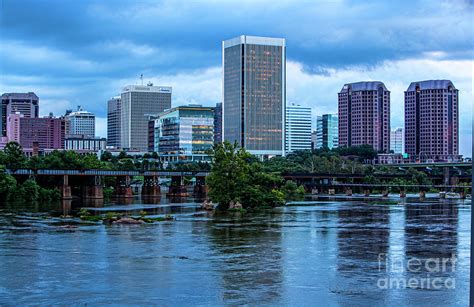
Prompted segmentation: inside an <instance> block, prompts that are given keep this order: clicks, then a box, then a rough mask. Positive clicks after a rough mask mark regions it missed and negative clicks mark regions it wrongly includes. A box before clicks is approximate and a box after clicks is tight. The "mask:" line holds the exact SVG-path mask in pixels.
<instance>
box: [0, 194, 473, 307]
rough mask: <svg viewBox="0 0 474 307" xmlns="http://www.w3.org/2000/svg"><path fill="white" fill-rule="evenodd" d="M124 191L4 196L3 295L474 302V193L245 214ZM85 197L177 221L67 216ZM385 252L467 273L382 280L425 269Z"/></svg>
mask: <svg viewBox="0 0 474 307" xmlns="http://www.w3.org/2000/svg"><path fill="white" fill-rule="evenodd" d="M116 201H117V200H116ZM116 201H114V203H110V204H105V205H104V204H103V203H101V202H96V203H95V202H92V203H90V202H89V203H78V202H76V201H68V202H62V203H55V204H16V205H12V204H0V263H1V264H2V265H1V266H0V304H6V305H8V304H12V303H13V302H15V303H16V304H20V305H27V304H42V305H53V304H60V305H61V304H63V305H65V304H70V302H75V303H77V304H90V305H97V304H134V305H157V304H159V305H216V304H225V303H228V304H255V303H257V304H271V305H295V306H301V305H314V304H315V303H316V304H320V305H337V304H340V305H377V304H392V305H395V304H398V305H407V304H413V305H417V304H418V305H420V304H421V305H422V304H426V303H427V302H434V303H435V304H440V305H448V304H458V305H467V293H468V286H469V284H468V277H469V275H468V270H469V262H468V260H469V238H470V237H469V234H470V232H469V231H470V224H469V222H470V219H469V215H470V202H469V204H468V205H466V204H465V203H464V204H463V203H460V202H454V203H453V202H451V203H448V202H438V201H430V200H428V201H424V202H422V203H420V202H418V201H417V200H407V201H406V203H404V204H398V205H389V204H386V205H384V204H377V203H373V202H372V203H369V202H362V201H361V202H346V201H344V202H324V201H321V202H317V203H315V204H313V205H312V206H300V207H285V208H278V209H275V210H273V211H271V212H265V213H261V214H253V215H248V216H239V215H227V214H218V213H217V214H215V213H209V212H205V211H196V210H197V207H198V203H199V202H196V201H195V200H192V199H187V200H186V201H185V202H184V203H170V200H169V199H168V198H167V197H162V198H161V199H160V200H159V203H158V202H157V201H156V200H152V202H153V203H152V204H145V202H146V200H145V199H135V200H133V204H129V205H122V204H121V203H117V202H116ZM81 206H87V207H88V208H90V210H96V213H104V212H107V211H109V210H123V211H124V212H125V210H128V211H126V212H131V213H134V214H135V213H138V212H139V211H140V210H143V208H148V209H146V210H148V212H149V214H150V215H152V214H172V215H174V216H175V217H176V220H175V221H171V222H160V223H156V224H154V225H100V224H80V222H79V221H78V220H77V219H71V218H69V219H63V218H59V216H60V215H62V216H67V215H74V214H75V213H76V212H77V211H78V210H80V208H81ZM52 213H54V214H52ZM51 215H53V217H51ZM380 254H385V255H387V257H389V258H397V257H401V258H402V260H407V259H409V258H410V257H419V258H420V259H428V258H433V257H446V256H451V254H455V255H457V256H458V257H459V262H458V264H457V267H456V271H455V272H451V271H448V272H445V275H443V276H445V277H455V278H456V288H455V289H443V290H438V291H432V290H429V291H428V290H425V289H421V288H414V289H392V288H390V289H380V288H378V287H377V281H378V280H379V279H380V278H387V277H393V276H395V277H404V278H411V277H419V276H420V273H413V272H406V271H405V272H401V273H397V272H394V271H391V270H386V268H384V267H383V268H382V269H381V270H380V269H379V255H380ZM425 273H426V272H425ZM91 285H92V286H91Z"/></svg>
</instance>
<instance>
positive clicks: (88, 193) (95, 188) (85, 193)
mask: <svg viewBox="0 0 474 307" xmlns="http://www.w3.org/2000/svg"><path fill="white" fill-rule="evenodd" d="M82 197H83V198H85V199H104V190H103V189H102V180H101V177H100V176H94V183H93V185H86V186H84V187H82Z"/></svg>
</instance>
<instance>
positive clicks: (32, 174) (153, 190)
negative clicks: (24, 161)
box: [6, 169, 209, 199]
mask: <svg viewBox="0 0 474 307" xmlns="http://www.w3.org/2000/svg"><path fill="white" fill-rule="evenodd" d="M6 172H7V173H8V174H10V175H12V176H14V177H17V178H20V179H21V178H35V179H38V180H43V181H48V184H49V185H54V186H56V187H57V188H58V189H59V191H60V192H61V197H62V199H71V198H72V195H73V193H72V188H71V186H73V185H72V184H71V182H73V183H74V186H80V187H81V196H82V197H83V198H86V199H87V198H88V199H102V198H103V197H104V194H103V181H104V178H106V177H114V178H115V189H114V191H115V195H114V196H116V197H120V198H131V197H133V193H132V187H131V184H132V177H134V176H140V177H143V186H142V190H141V195H142V196H144V197H160V196H161V188H160V184H159V178H163V177H167V178H171V185H170V187H169V190H168V195H169V196H171V197H185V196H188V192H187V186H186V185H185V184H184V178H195V179H196V184H195V186H194V193H195V194H197V195H200V194H205V193H206V192H207V187H206V186H205V177H206V176H207V175H208V174H209V172H207V171H195V172H186V171H126V170H124V171H120V170H118V171H112V170H96V169H90V170H58V169H38V170H32V169H17V170H13V169H7V170H6Z"/></svg>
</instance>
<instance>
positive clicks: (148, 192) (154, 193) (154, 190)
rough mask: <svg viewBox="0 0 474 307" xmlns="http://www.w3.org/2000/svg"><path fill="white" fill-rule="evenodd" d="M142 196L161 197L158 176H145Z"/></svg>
mask: <svg viewBox="0 0 474 307" xmlns="http://www.w3.org/2000/svg"><path fill="white" fill-rule="evenodd" d="M142 196H145V197H161V188H160V183H159V178H158V176H145V177H144V179H143V186H142Z"/></svg>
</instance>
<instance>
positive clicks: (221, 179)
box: [206, 142, 250, 210]
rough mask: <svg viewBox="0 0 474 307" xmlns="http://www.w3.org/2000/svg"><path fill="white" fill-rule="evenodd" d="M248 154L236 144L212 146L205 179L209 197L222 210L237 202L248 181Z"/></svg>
mask: <svg viewBox="0 0 474 307" xmlns="http://www.w3.org/2000/svg"><path fill="white" fill-rule="evenodd" d="M249 158H250V154H249V153H248V152H247V151H245V149H243V148H238V146H237V143H235V144H230V143H229V142H224V143H222V144H217V145H214V147H213V161H212V165H211V173H210V174H209V176H208V177H207V178H206V182H207V185H208V186H209V197H210V198H211V199H212V200H213V201H215V202H218V203H219V207H220V208H221V209H223V210H227V209H228V208H229V204H230V202H231V201H239V200H240V196H241V192H242V191H243V189H244V186H245V185H246V183H247V181H248V179H247V176H248V174H249V165H248V164H247V162H246V159H249Z"/></svg>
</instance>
